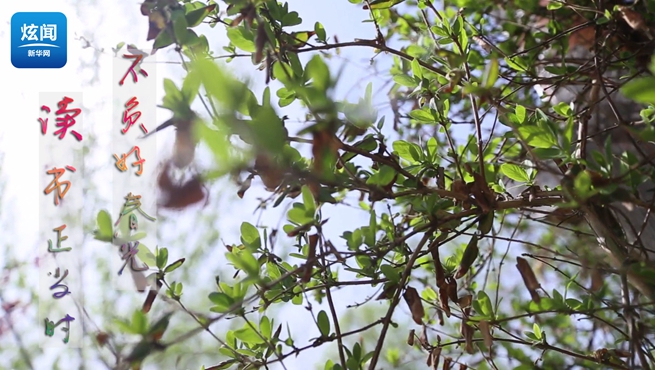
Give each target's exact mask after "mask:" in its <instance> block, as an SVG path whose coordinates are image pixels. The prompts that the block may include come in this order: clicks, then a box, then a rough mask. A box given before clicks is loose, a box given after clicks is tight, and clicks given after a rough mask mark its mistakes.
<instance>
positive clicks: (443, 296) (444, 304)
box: [439, 284, 450, 317]
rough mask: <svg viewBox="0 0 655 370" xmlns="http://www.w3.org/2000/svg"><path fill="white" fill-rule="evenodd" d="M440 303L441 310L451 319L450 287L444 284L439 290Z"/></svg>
mask: <svg viewBox="0 0 655 370" xmlns="http://www.w3.org/2000/svg"><path fill="white" fill-rule="evenodd" d="M439 301H440V302H441V309H442V310H443V311H444V312H445V313H446V317H450V306H448V285H447V284H444V286H443V287H440V288H439Z"/></svg>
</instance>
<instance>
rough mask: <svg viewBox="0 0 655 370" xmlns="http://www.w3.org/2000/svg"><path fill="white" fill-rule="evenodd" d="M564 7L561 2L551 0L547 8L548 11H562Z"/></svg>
mask: <svg viewBox="0 0 655 370" xmlns="http://www.w3.org/2000/svg"><path fill="white" fill-rule="evenodd" d="M562 6H564V4H562V3H561V2H559V1H557V0H550V1H549V2H548V5H547V6H546V8H547V9H548V10H557V9H560V8H561V7H562Z"/></svg>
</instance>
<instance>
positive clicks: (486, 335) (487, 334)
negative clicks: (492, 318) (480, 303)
mask: <svg viewBox="0 0 655 370" xmlns="http://www.w3.org/2000/svg"><path fill="white" fill-rule="evenodd" d="M478 328H479V329H480V333H482V338H483V340H484V345H485V346H487V348H491V346H492V345H493V338H492V337H491V331H490V329H489V323H488V322H487V321H486V320H482V321H480V323H479V324H478Z"/></svg>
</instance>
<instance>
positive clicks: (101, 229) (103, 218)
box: [95, 209, 114, 242]
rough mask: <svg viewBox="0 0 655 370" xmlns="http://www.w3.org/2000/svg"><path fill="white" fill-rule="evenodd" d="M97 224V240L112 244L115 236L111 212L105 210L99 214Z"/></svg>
mask: <svg viewBox="0 0 655 370" xmlns="http://www.w3.org/2000/svg"><path fill="white" fill-rule="evenodd" d="M96 223H97V225H98V230H97V232H96V236H95V238H96V239H98V240H102V241H106V242H111V241H112V239H113V235H114V228H113V225H112V222H111V215H110V214H109V212H107V211H105V210H104V209H103V210H101V211H100V212H98V216H97V217H96Z"/></svg>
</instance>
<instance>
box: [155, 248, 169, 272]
mask: <svg viewBox="0 0 655 370" xmlns="http://www.w3.org/2000/svg"><path fill="white" fill-rule="evenodd" d="M167 262H168V249H167V248H161V249H159V252H158V253H157V268H158V269H160V270H163V269H164V266H166V263H167Z"/></svg>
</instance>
